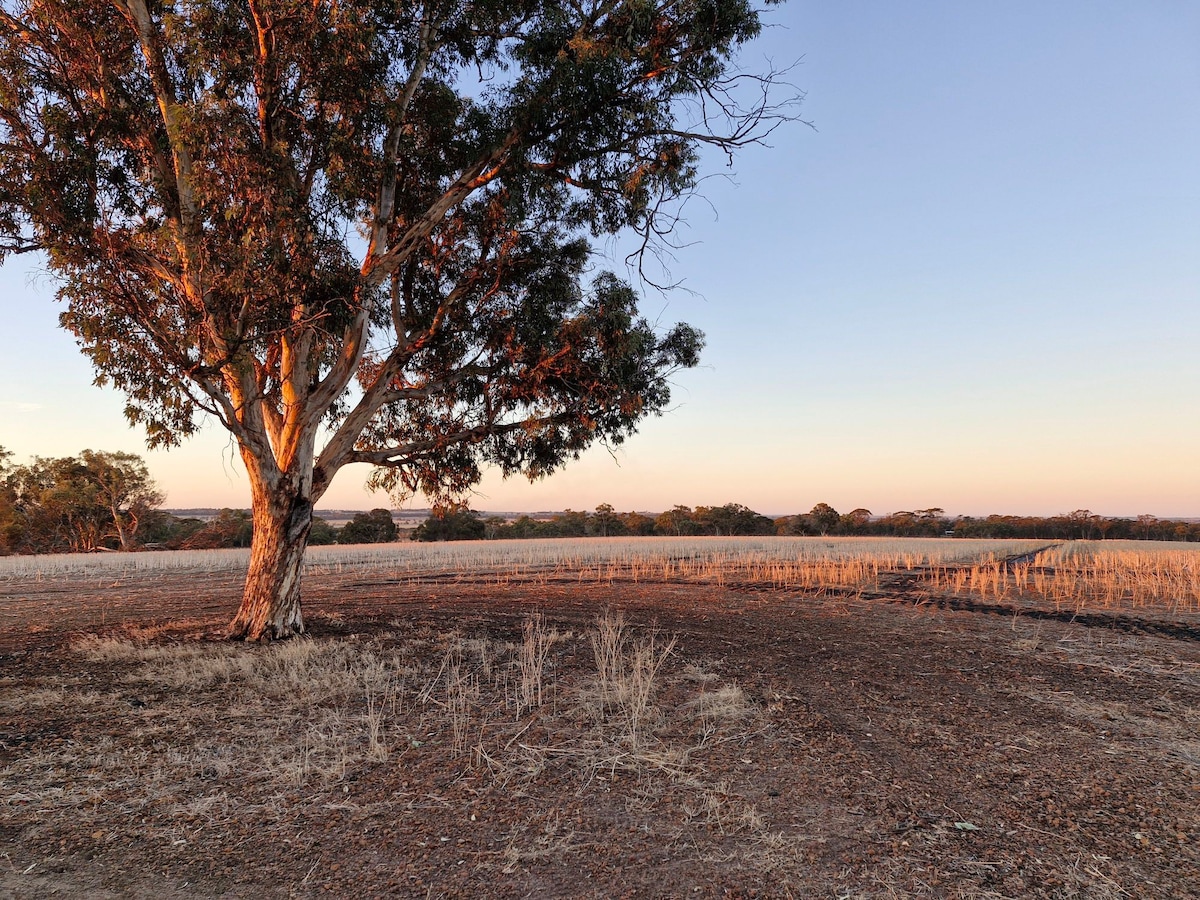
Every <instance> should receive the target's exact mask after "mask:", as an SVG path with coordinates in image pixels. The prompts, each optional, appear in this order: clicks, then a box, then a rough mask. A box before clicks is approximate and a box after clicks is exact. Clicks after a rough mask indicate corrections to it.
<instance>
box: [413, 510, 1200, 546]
mask: <svg viewBox="0 0 1200 900" xmlns="http://www.w3.org/2000/svg"><path fill="white" fill-rule="evenodd" d="M771 534H777V535H843V536H845V535H860V536H871V535H874V536H880V537H943V536H952V537H964V538H1028V539H1033V540H1042V539H1044V540H1151V541H1197V540H1200V522H1186V521H1180V520H1173V519H1159V518H1156V517H1155V516H1151V515H1141V516H1138V517H1137V518H1132V519H1131V518H1108V517H1105V516H1100V515H1096V514H1095V513H1092V512H1091V511H1090V510H1086V509H1080V510H1075V511H1074V512H1070V513H1065V514H1063V515H1058V516H1048V517H1039V516H1000V515H992V516H987V517H982V518H980V517H973V516H947V515H946V514H945V511H944V510H942V509H940V508H938V507H931V508H929V509H917V510H901V511H899V512H893V513H889V514H888V515H885V516H876V515H874V514H873V513H872V512H871V511H870V510H869V509H863V508H861V507H860V508H858V509H854V510H851V511H850V512H848V513H839V512H838V511H837V510H836V509H834V508H833V507H832V506H830V505H829V504H828V503H818V504H817V505H816V506H814V507H813V508H812V509H811V510H810V511H809V512H807V513H799V514H797V515H792V516H781V517H780V518H777V519H770V518H768V517H767V516H764V515H761V514H760V513H757V512H755V511H754V510H752V509H749V508H748V507H745V506H742V505H741V504H740V503H727V504H725V505H724V506H697V507H695V508H694V509H693V508H691V507H688V506H674V507H672V508H671V509H669V510H667V511H666V512H662V513H659V514H658V515H656V516H649V515H646V514H644V513H638V512H624V513H619V512H617V511H616V510H615V509H614V508H613V507H612V506H611V505H610V504H608V503H602V504H600V505H599V506H597V507H596V510H595V512H592V513H589V512H580V511H576V510H571V509H567V510H564V511H563V512H561V513H556V514H554V515H552V516H550V517H549V518H545V519H534V518H532V517H530V516H527V515H525V516H520V517H519V518H517V519H515V520H513V521H509V520H507V519H504V518H502V517H499V516H488V517H486V518H484V517H483V516H481V515H480V514H479V513H478V512H476V511H474V510H472V509H469V508H468V507H467V506H465V505H461V504H459V505H449V506H440V507H434V509H433V510H432V511H431V514H430V517H429V518H428V519H427V520H426V521H425V522H423V523H422V524H421V525H419V526H418V527H417V529H416V530H415V531H414V532H413V533H412V535H411V536H412V539H413V540H417V541H464V540H500V539H504V538H518V539H519V538H545V537H615V536H622V535H630V536H646V535H660V536H683V535H711V536H722V535H771Z"/></svg>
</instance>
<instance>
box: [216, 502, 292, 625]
mask: <svg viewBox="0 0 1200 900" xmlns="http://www.w3.org/2000/svg"><path fill="white" fill-rule="evenodd" d="M312 518H313V505H312V503H311V501H309V500H308V499H306V498H303V497H295V496H292V495H290V494H289V493H288V492H286V491H278V492H277V493H276V494H274V495H269V496H264V497H262V498H261V500H260V499H259V497H258V496H256V497H255V502H254V539H253V541H252V542H251V544H250V569H249V572H248V573H247V575H246V586H245V588H244V590H243V592H242V605H241V607H240V608H239V609H238V614H237V616H236V617H235V618H234V620H233V622H231V623H230V625H229V632H228V636H229V637H230V639H232V640H247V641H270V640H279V639H281V638H287V637H292V636H293V635H297V634H302V633H303V632H304V616H303V615H302V613H301V610H300V577H301V574H302V571H303V567H304V550H305V547H306V546H307V545H308V533H309V530H310V528H311V527H312Z"/></svg>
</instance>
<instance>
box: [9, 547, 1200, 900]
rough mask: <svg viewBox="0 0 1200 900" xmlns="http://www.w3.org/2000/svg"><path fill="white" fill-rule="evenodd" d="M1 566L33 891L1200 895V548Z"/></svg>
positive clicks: (344, 556) (463, 553) (350, 557)
mask: <svg viewBox="0 0 1200 900" xmlns="http://www.w3.org/2000/svg"><path fill="white" fill-rule="evenodd" d="M244 565H245V557H244V556H240V555H238V554H237V553H225V554H222V553H205V554H191V555H186V554H179V555H171V554H137V555H127V556H125V555H114V556H106V557H99V558H98V557H87V558H82V557H60V558H51V557H41V558H33V559H4V560H0V665H2V668H0V895H4V896H15V897H49V896H92V897H150V896H154V897H156V898H171V897H222V896H224V897H249V896H255V897H276V896H278V897H285V896H319V895H322V894H327V895H332V896H347V895H354V896H362V897H375V896H380V897H387V896H397V897H597V898H601V897H603V898H608V897H681V898H682V897H755V896H757V897H1086V898H1106V897H1112V898H1117V897H1163V898H1167V897H1172V898H1174V897H1186V896H1200V851H1198V844H1197V841H1198V840H1200V812H1198V810H1200V734H1198V731H1197V729H1198V726H1200V652H1198V644H1197V639H1198V638H1200V577H1198V575H1200V553H1197V552H1196V551H1195V550H1193V549H1191V548H1188V547H1180V546H1178V545H1147V544H1130V545H1116V544H1112V543H1110V544H1103V545H1100V544H1095V545H1089V544H1082V543H1080V544H1069V545H1057V546H1049V545H1046V544H1044V543H1030V542H1007V543H1006V542H973V541H963V540H957V541H954V540H949V541H915V540H914V541H876V540H869V539H839V540H820V539H754V540H749V539H746V540H739V539H724V540H722V539H705V540H698V539H688V538H681V539H677V540H657V539H656V540H650V539H646V540H640V541H632V540H598V539H592V540H589V541H585V542H571V541H544V542H519V543H516V542H514V543H511V544H461V545H443V546H437V547H409V546H391V547H386V548H328V549H325V548H319V552H313V553H311V555H310V560H309V567H308V572H307V574H306V581H305V593H306V611H307V615H308V625H309V629H310V635H309V636H308V637H306V638H303V639H300V640H295V641H289V642H285V643H280V644H276V645H272V646H251V647H247V646H242V645H232V644H227V643H224V642H222V641H221V640H219V636H220V633H221V629H222V626H223V625H224V623H225V622H226V621H227V620H228V619H229V618H230V617H231V616H232V613H233V611H234V606H235V605H236V599H237V596H238V594H239V587H240V575H241V569H242V568H243V567H244Z"/></svg>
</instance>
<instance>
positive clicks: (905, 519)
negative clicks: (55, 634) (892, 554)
mask: <svg viewBox="0 0 1200 900" xmlns="http://www.w3.org/2000/svg"><path fill="white" fill-rule="evenodd" d="M162 500H163V498H162V494H161V493H160V492H159V491H158V489H157V487H156V485H155V484H154V481H153V479H151V478H150V475H149V473H148V472H147V470H146V465H145V463H144V462H143V461H142V459H141V458H140V457H138V456H136V455H134V454H131V453H105V452H100V451H94V450H84V451H83V452H82V453H80V454H79V455H78V456H69V457H62V458H49V457H35V458H34V459H33V461H32V462H30V463H29V464H27V465H14V464H13V463H12V454H11V453H8V452H6V451H5V450H4V449H3V448H2V447H0V554H5V553H68V552H89V551H95V550H138V549H185V550H193V549H194V550H201V549H215V548H220V547H249V546H250V539H251V537H252V535H253V531H254V529H253V524H252V522H251V517H250V514H249V512H247V511H245V510H235V509H223V510H221V511H220V512H219V513H218V514H217V515H216V516H214V517H212V518H210V519H208V520H203V519H199V518H194V517H179V516H175V515H172V514H171V513H168V512H166V511H165V510H162V509H159V506H160V504H161V503H162ZM773 534H778V535H878V536H887V537H940V536H945V535H952V536H954V537H964V538H1026V539H1034V540H1118V539H1120V540H1156V541H1197V540H1200V522H1186V521H1180V520H1172V519H1159V518H1157V517H1155V516H1151V515H1141V516H1137V517H1136V518H1108V517H1105V516H1100V515H1096V514H1094V513H1092V512H1091V511H1089V510H1086V509H1079V510H1075V511H1074V512H1070V513H1065V514H1063V515H1058V516H1049V517H1038V516H1000V515H992V516H986V517H972V516H947V515H946V514H945V512H944V510H942V509H940V508H937V507H931V508H929V509H916V510H901V511H899V512H893V513H889V514H888V515H885V516H876V515H873V514H872V513H871V511H870V510H869V509H863V508H858V509H854V510H851V511H850V512H848V513H839V512H838V511H837V510H836V509H834V508H833V507H832V506H830V505H829V504H828V503H818V504H817V505H816V506H814V507H813V508H812V509H811V510H810V511H809V512H807V513H800V514H797V515H792V516H782V517H780V518H777V519H771V518H768V517H767V516H764V515H761V514H760V513H757V512H755V511H754V510H752V509H750V508H748V507H746V506H743V505H741V504H740V503H726V504H725V505H724V506H697V507H695V508H693V507H689V506H673V507H671V508H670V509H668V510H666V511H665V512H661V513H659V514H657V515H654V516H651V515H646V514H645V513H640V512H617V511H616V510H615V509H614V508H613V506H612V505H611V504H608V503H601V504H600V505H599V506H597V507H596V509H595V510H594V511H592V512H586V511H577V510H572V509H567V510H563V511H562V512H560V513H555V514H554V515H552V516H550V517H549V518H538V519H534V518H533V517H531V516H528V515H523V516H520V517H519V518H517V519H515V520H512V521H509V520H508V519H505V518H503V517H500V516H488V517H486V518H485V517H483V516H481V515H480V514H479V513H478V512H476V511H475V510H472V509H470V508H469V507H468V506H467V505H466V504H444V505H439V506H435V507H434V508H433V510H432V511H431V514H430V516H429V518H428V519H426V520H425V521H424V522H423V523H421V524H420V525H419V526H417V528H416V529H415V530H414V531H413V532H412V533H411V535H410V536H411V538H412V539H413V540H417V541H461V540H499V539H504V538H517V539H520V538H547V537H574V538H579V537H620V536H648V535H661V536H695V535H711V536H730V535H773ZM398 536H399V529H398V528H397V527H396V523H395V522H394V521H393V520H392V514H391V512H390V511H389V510H386V509H373V510H371V511H370V512H360V513H356V514H355V516H354V518H353V519H351V520H350V521H349V522H347V523H346V524H345V525H344V526H342V527H341V528H337V527H335V526H333V525H331V524H330V523H329V522H327V521H325V520H324V519H321V518H319V517H318V518H315V519H314V520H313V525H312V533H311V535H310V538H309V543H310V544H368V543H381V542H386V541H394V540H396V539H397V537H398Z"/></svg>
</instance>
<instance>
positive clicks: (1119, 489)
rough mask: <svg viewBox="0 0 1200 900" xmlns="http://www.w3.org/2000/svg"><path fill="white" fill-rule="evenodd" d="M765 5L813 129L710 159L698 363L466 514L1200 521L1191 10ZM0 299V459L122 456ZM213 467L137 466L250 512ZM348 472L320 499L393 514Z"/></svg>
mask: <svg viewBox="0 0 1200 900" xmlns="http://www.w3.org/2000/svg"><path fill="white" fill-rule="evenodd" d="M767 19H768V21H770V22H773V23H774V25H773V27H771V28H769V29H768V30H767V31H766V32H765V34H764V36H763V38H762V39H761V40H760V41H758V42H757V43H756V44H754V45H752V46H751V47H750V48H748V49H747V51H746V53H745V54H744V55H743V62H744V65H745V66H746V67H747V68H749V69H755V68H761V67H762V66H763V65H764V64H765V60H767V59H770V60H773V61H774V62H775V63H777V64H787V63H791V62H793V61H796V60H799V61H800V64H799V65H798V66H797V67H796V68H795V70H794V71H793V73H792V75H791V76H790V77H791V80H792V81H793V82H794V83H795V84H796V85H797V86H798V87H799V88H800V89H802V90H803V91H804V92H805V93H806V97H805V101H804V104H803V106H802V107H801V114H802V115H803V117H804V118H805V119H806V120H808V121H810V122H811V123H812V125H813V128H809V127H806V126H803V125H799V124H797V125H794V126H791V127H788V128H785V129H782V130H781V131H779V132H777V133H776V134H775V135H774V136H773V137H772V138H771V140H770V144H771V146H770V147H768V148H751V149H748V150H747V151H745V152H744V153H743V154H742V155H741V156H740V157H739V158H738V159H737V160H736V163H735V166H734V168H733V170H732V171H731V170H729V169H727V168H726V167H725V164H724V160H722V159H719V158H714V159H712V160H711V161H710V162H711V166H710V171H712V172H713V173H714V174H715V175H716V176H718V177H714V178H711V179H709V180H708V181H707V182H706V183H705V185H704V188H703V200H702V201H693V202H692V203H691V204H689V206H688V207H687V210H686V212H687V223H686V228H685V230H684V231H683V232H682V234H681V238H682V239H683V240H684V241H685V242H686V244H687V246H685V247H683V248H682V249H680V250H679V251H678V252H677V253H676V254H675V260H674V262H673V264H672V271H673V274H674V276H675V277H677V278H680V279H682V280H683V281H684V283H685V285H686V287H687V288H689V289H690V291H691V292H694V293H689V292H686V291H676V292H674V293H672V294H670V295H669V296H667V297H663V296H662V295H660V294H657V293H654V292H652V291H651V292H647V295H646V299H645V306H644V309H645V311H646V312H647V313H648V314H649V315H651V317H652V318H660V319H661V320H662V321H663V322H670V321H674V320H680V319H682V320H685V321H689V322H691V323H693V324H695V325H697V326H698V327H700V328H702V329H703V330H704V331H705V332H706V333H707V335H708V349H707V352H706V354H705V357H704V364H703V367H702V368H700V369H697V370H694V371H690V372H686V373H683V374H681V375H680V376H678V378H677V388H676V391H675V401H676V403H675V408H674V409H673V410H672V411H671V412H670V413H668V414H667V415H665V416H663V417H661V418H657V419H653V420H651V421H648V422H647V423H645V425H644V426H643V428H642V429H641V432H640V433H639V435H637V436H636V437H634V438H633V439H631V440H630V441H629V442H627V443H626V444H625V445H624V446H623V447H622V448H620V449H619V450H618V451H617V452H616V454H615V456H614V455H610V454H609V453H607V452H606V451H605V450H604V449H602V448H597V449H596V450H594V451H592V452H589V453H588V454H587V455H586V456H585V458H584V459H583V460H581V461H579V462H578V463H576V464H574V465H573V466H571V467H569V468H568V469H566V470H565V471H563V472H562V473H560V474H558V475H555V476H554V477H552V478H550V479H548V480H546V481H543V482H539V483H537V484H535V485H529V484H528V483H527V482H524V481H522V480H519V479H516V480H509V481H507V482H505V481H502V480H500V479H499V478H496V477H491V476H489V477H488V478H487V479H486V480H485V481H484V483H483V484H482V485H481V486H480V488H479V494H478V495H477V496H476V497H475V498H473V501H472V502H473V505H474V506H476V507H477V508H483V509H507V510H542V509H561V508H564V507H568V506H569V507H573V508H576V509H581V508H583V509H588V508H591V507H594V506H595V505H596V504H598V503H601V502H609V503H612V504H614V505H615V506H616V507H617V508H618V509H631V508H637V509H644V510H656V509H662V508H665V507H667V506H670V505H672V504H674V503H685V504H688V505H696V504H721V503H726V502H730V501H736V502H740V503H745V504H747V505H749V506H751V507H753V508H755V509H757V510H759V511H761V512H765V513H787V512H795V511H804V510H808V509H810V508H811V507H812V506H813V505H814V504H815V503H817V502H819V501H824V502H828V503H830V504H832V505H833V506H834V507H836V508H838V509H839V510H843V511H845V510H848V509H852V508H854V507H858V506H865V507H867V508H869V509H871V510H872V511H874V512H876V513H886V512H890V511H894V510H897V509H912V508H925V507H930V506H940V507H943V508H945V509H946V510H947V511H948V512H960V513H987V512H1005V513H1032V514H1053V513H1057V512H1067V511H1070V510H1074V509H1078V508H1089V509H1092V510H1093V511H1095V512H1100V513H1104V514H1109V515H1136V514H1138V513H1143V512H1149V513H1154V514H1156V515H1160V516H1200V474H1198V470H1197V465H1196V449H1195V448H1197V447H1200V417H1198V416H1197V411H1198V406H1200V404H1198V402H1197V388H1198V387H1200V354H1198V353H1197V345H1198V343H1200V341H1198V339H1200V162H1198V161H1200V116H1198V115H1197V111H1198V110H1200V52H1197V49H1196V48H1197V47H1200V6H1198V5H1196V4H1190V3H1182V2H1175V3H1171V2H1139V3H1136V4H1130V3H1109V2H1086V3H1084V2H1059V3H1055V4H1043V3H1008V4H987V5H985V4H974V3H972V4H963V3H913V4H894V3H886V2H847V3H832V2H826V3H805V2H792V3H789V4H786V5H785V6H783V7H772V8H771V9H770V10H768V12H767ZM0 312H2V314H3V321H4V322H5V324H6V326H7V327H6V328H4V329H3V330H2V331H0V423H2V424H0V445H3V446H5V447H7V448H9V449H10V450H13V451H15V452H16V454H17V457H18V459H19V460H24V459H25V458H27V457H28V456H30V455H33V454H41V455H66V454H71V453H76V452H78V451H79V450H82V449H83V448H85V447H88V448H93V449H103V450H130V451H133V452H143V450H144V447H143V445H142V442H141V437H140V435H139V434H138V433H137V432H134V431H131V430H130V429H128V428H127V427H126V424H125V420H124V418H123V416H122V414H121V409H122V405H123V401H122V400H121V398H120V397H119V396H118V395H116V394H115V393H113V392H111V391H101V390H99V389H97V388H94V387H91V386H90V383H91V377H92V376H91V373H90V370H89V368H88V365H87V363H86V361H85V360H84V359H83V357H82V356H80V355H79V354H78V352H77V350H76V349H75V347H74V344H73V342H72V339H71V338H70V336H69V335H67V334H65V333H63V332H60V331H58V330H57V328H56V325H55V323H56V316H57V308H56V305H55V303H54V301H53V285H52V283H51V282H49V281H48V279H47V278H46V277H45V276H38V275H37V274H36V272H35V271H32V270H31V267H30V265H29V261H28V260H15V261H10V262H9V263H7V264H6V265H5V266H4V267H3V268H0ZM235 457H236V454H235V453H234V452H233V451H232V447H231V446H230V444H229V442H228V440H227V438H226V437H225V436H224V434H223V432H221V431H220V429H219V428H218V427H216V426H213V427H211V428H209V429H208V430H207V432H206V433H205V434H204V435H202V436H201V437H200V438H198V439H196V440H193V441H192V442H190V443H189V444H188V445H186V446H185V447H183V448H181V449H178V450H173V451H170V452H169V453H164V452H155V453H153V454H148V455H147V459H148V462H149V465H150V468H151V470H152V472H154V474H155V475H156V477H157V478H158V480H159V482H160V485H161V486H162V487H163V488H164V489H165V491H166V492H167V495H168V505H171V506H201V505H202V506H223V505H232V506H244V505H246V504H248V498H249V494H248V488H247V486H246V480H245V476H244V475H243V474H242V473H241V471H240V466H239V464H238V463H236V461H235ZM366 475H367V472H366V470H365V469H363V470H356V469H348V470H345V471H343V472H342V473H341V474H340V475H339V476H338V479H337V481H335V484H334V487H333V488H332V489H331V491H330V493H329V494H328V495H326V498H325V500H324V501H323V503H322V504H321V505H322V506H326V507H346V508H365V507H370V506H375V505H387V498H386V497H384V496H382V495H371V494H368V493H366V492H365V491H363V490H362V484H363V482H364V480H365V478H366ZM413 505H418V506H420V505H424V503H423V501H422V500H421V499H420V498H418V499H416V500H415V501H413Z"/></svg>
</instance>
